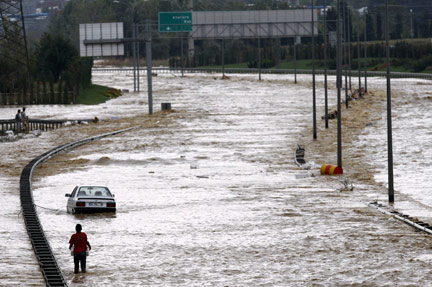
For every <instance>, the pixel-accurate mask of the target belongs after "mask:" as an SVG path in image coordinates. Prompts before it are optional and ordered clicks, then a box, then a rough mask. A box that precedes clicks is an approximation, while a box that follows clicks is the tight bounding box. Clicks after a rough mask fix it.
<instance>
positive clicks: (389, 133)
mask: <svg viewBox="0 0 432 287" xmlns="http://www.w3.org/2000/svg"><path fill="white" fill-rule="evenodd" d="M385 11H386V12H385V13H386V23H385V27H386V57H387V62H386V63H387V152H388V198H389V203H394V184H393V136H392V118H391V115H392V113H391V85H390V45H389V15H388V0H386V6H385Z"/></svg>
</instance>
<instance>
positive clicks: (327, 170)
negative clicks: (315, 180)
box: [321, 164, 343, 175]
mask: <svg viewBox="0 0 432 287" xmlns="http://www.w3.org/2000/svg"><path fill="white" fill-rule="evenodd" d="M321 174H329V175H333V174H343V170H342V168H341V167H340V166H337V165H331V164H323V165H322V166H321Z"/></svg>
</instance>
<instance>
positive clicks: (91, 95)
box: [76, 85, 121, 105]
mask: <svg viewBox="0 0 432 287" xmlns="http://www.w3.org/2000/svg"><path fill="white" fill-rule="evenodd" d="M120 95H121V92H120V91H119V90H117V89H113V88H109V87H106V86H100V85H91V86H90V87H89V88H86V89H81V90H80V92H79V96H78V97H77V99H76V104H82V105H97V104H100V103H105V102H106V101H108V100H110V99H112V98H115V97H118V96H120Z"/></svg>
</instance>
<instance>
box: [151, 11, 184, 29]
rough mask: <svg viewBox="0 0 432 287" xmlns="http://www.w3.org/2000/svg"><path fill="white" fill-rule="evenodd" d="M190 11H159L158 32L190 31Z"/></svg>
mask: <svg viewBox="0 0 432 287" xmlns="http://www.w3.org/2000/svg"><path fill="white" fill-rule="evenodd" d="M191 31H192V12H159V32H191Z"/></svg>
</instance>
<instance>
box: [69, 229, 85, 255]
mask: <svg viewBox="0 0 432 287" xmlns="http://www.w3.org/2000/svg"><path fill="white" fill-rule="evenodd" d="M69 244H73V246H74V253H81V252H84V251H86V249H87V246H86V245H87V234H85V233H84V232H80V233H75V234H73V235H72V236H71V239H70V240H69Z"/></svg>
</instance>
